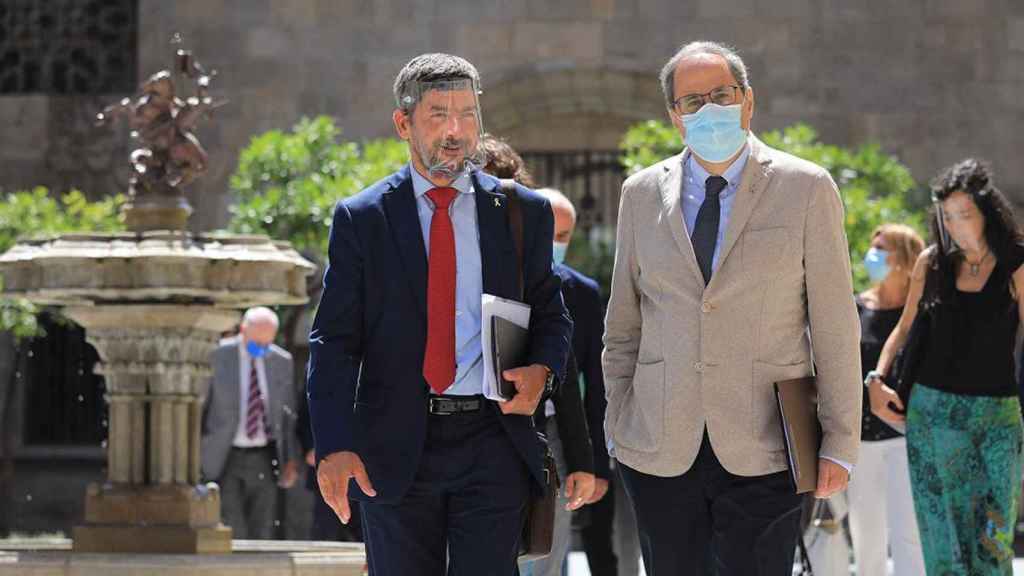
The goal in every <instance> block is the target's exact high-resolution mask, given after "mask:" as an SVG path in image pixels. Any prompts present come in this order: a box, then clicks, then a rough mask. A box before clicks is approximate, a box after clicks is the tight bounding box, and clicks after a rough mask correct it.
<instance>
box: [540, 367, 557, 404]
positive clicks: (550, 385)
mask: <svg viewBox="0 0 1024 576" xmlns="http://www.w3.org/2000/svg"><path fill="white" fill-rule="evenodd" d="M544 369H545V370H547V371H548V377H547V378H546V379H545V380H544V393H543V394H542V395H541V397H542V398H550V397H551V394H552V393H553V392H554V391H555V373H554V372H552V371H551V368H548V367H547V366H544Z"/></svg>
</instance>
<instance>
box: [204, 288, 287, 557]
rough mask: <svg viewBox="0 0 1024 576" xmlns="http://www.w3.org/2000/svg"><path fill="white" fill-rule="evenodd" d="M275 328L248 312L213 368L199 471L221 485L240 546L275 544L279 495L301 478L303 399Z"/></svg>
mask: <svg viewBox="0 0 1024 576" xmlns="http://www.w3.org/2000/svg"><path fill="white" fill-rule="evenodd" d="M277 327H278V319H277V315H276V314H274V312H273V311H272V310H270V309H269V308H263V307H258V308H251V309H249V310H247V311H246V312H245V316H244V317H243V319H242V327H241V330H240V332H239V334H238V336H236V337H234V338H228V339H226V340H223V341H222V342H221V345H220V346H219V347H218V348H217V349H216V350H215V351H214V352H213V356H212V358H211V362H210V363H211V365H212V368H213V376H212V378H211V379H210V385H209V390H208V392H207V394H206V397H205V398H204V401H203V426H202V430H203V438H202V443H201V452H202V471H203V476H204V477H205V478H206V479H208V480H214V481H216V482H217V483H218V484H219V485H220V489H221V514H222V516H223V518H224V523H225V524H227V525H229V526H231V528H232V530H233V531H234V537H235V538H250V539H269V538H272V537H273V533H274V515H275V513H276V511H277V488H278V486H281V487H284V488H289V487H291V486H292V485H293V484H294V483H295V480H296V478H297V476H298V464H299V458H300V456H301V454H300V449H299V442H298V438H297V437H296V435H295V418H296V416H297V414H298V410H297V401H298V395H297V392H296V388H295V386H294V385H293V380H294V378H293V376H292V374H293V371H292V357H291V355H290V354H289V353H288V352H286V351H284V350H283V349H281V348H279V347H277V346H276V345H274V344H273V341H274V337H275V336H276V335H277ZM281 462H284V463H285V464H284V466H283V467H282V468H281V471H280V477H279V478H278V463H281Z"/></svg>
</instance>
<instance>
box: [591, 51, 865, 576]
mask: <svg viewBox="0 0 1024 576" xmlns="http://www.w3.org/2000/svg"><path fill="white" fill-rule="evenodd" d="M661 78H662V87H663V89H664V92H665V97H666V102H667V104H668V108H669V114H670V116H671V118H672V122H673V123H674V124H675V126H676V128H678V129H679V132H680V134H681V135H682V138H683V142H684V143H685V144H686V149H685V150H684V151H683V153H682V154H680V155H678V156H673V157H671V158H668V159H667V160H664V161H662V162H660V163H658V164H655V165H654V166H651V167H649V168H646V169H645V170H642V171H640V172H639V173H637V174H635V175H633V176H632V177H630V178H629V179H628V180H626V182H625V184H623V187H622V201H621V206H620V209H619V223H618V234H617V246H616V255H615V270H614V273H613V276H612V288H611V300H610V302H609V304H608V314H607V319H606V326H605V336H604V345H605V351H604V355H603V364H604V372H605V382H606V386H607V392H606V394H607V398H608V409H607V413H606V415H605V432H606V436H607V438H608V439H609V449H610V451H611V452H612V454H613V455H614V456H615V457H616V459H617V460H618V462H619V463H620V464H621V465H622V466H621V468H622V472H623V477H624V483H625V487H626V490H627V493H628V494H629V496H630V499H631V501H632V503H633V507H634V509H635V510H636V514H637V523H638V529H639V532H640V542H641V546H642V548H643V556H644V563H645V566H646V569H647V574H648V575H649V576H677V575H682V574H687V575H688V574H694V575H697V574H717V575H718V576H729V575H743V576H749V575H752V574H758V575H779V576H781V575H783V574H786V575H788V574H790V571H791V569H792V566H793V555H794V550H795V546H796V541H797V536H798V532H799V516H800V513H799V505H800V498H799V497H798V496H796V495H795V494H794V489H793V487H792V486H791V484H790V482H789V478H788V473H787V472H786V458H785V453H784V450H783V437H782V431H781V430H782V429H781V425H780V423H779V417H778V412H777V408H776V403H775V398H774V392H773V388H772V384H773V383H774V382H777V381H780V380H785V379H789V378H797V377H802V376H808V375H810V374H812V373H816V374H817V384H818V392H819V419H820V421H821V425H822V429H823V433H824V435H823V440H822V446H821V451H820V460H819V466H818V470H819V482H818V488H817V491H816V492H815V496H817V497H819V498H825V497H827V496H829V495H831V494H833V493H835V492H837V491H840V490H843V489H844V488H845V487H846V483H847V480H848V477H849V476H848V473H849V471H850V468H851V467H852V465H853V464H854V463H855V462H856V459H857V451H858V447H859V443H860V414H861V412H860V402H861V389H860V357H859V354H860V351H859V345H858V338H859V326H858V320H857V315H856V308H855V305H854V300H853V288H852V286H851V278H850V260H849V252H848V248H847V243H846V235H845V233H844V231H843V206H842V201H841V199H840V197H839V194H838V190H837V188H836V185H835V183H834V182H833V181H832V179H831V177H830V176H829V174H828V172H826V171H825V170H824V169H822V168H821V167H819V166H816V165H814V164H812V163H810V162H806V161H803V160H800V159H798V158H795V157H793V156H790V155H788V154H785V153H783V152H781V151H778V150H774V149H772V148H769V147H768V146H766V145H765V144H763V143H762V142H761V141H760V140H758V139H757V138H756V137H755V136H754V135H753V134H751V133H750V120H751V117H752V116H753V112H754V94H753V91H752V90H751V88H750V86H749V84H748V81H747V73H746V67H745V66H744V64H743V61H742V60H741V59H740V58H739V56H738V55H737V54H736V53H735V52H734V51H732V50H731V49H729V48H727V47H725V46H722V45H719V44H715V43H711V42H694V43H691V44H687V45H686V46H684V47H683V48H681V49H680V51H679V52H678V53H677V54H676V55H675V56H674V57H673V58H672V59H671V60H670V61H669V62H668V64H666V66H665V68H664V69H663V70H662V74H661Z"/></svg>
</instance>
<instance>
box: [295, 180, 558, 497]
mask: <svg viewBox="0 0 1024 576" xmlns="http://www.w3.org/2000/svg"><path fill="white" fill-rule="evenodd" d="M472 179H473V186H474V189H475V194H474V197H475V199H476V209H477V226H478V229H479V234H480V257H481V265H482V274H483V291H484V292H485V293H488V294H494V295H497V296H501V297H504V298H510V299H518V295H519V287H518V274H517V270H516V266H515V262H516V254H515V247H514V244H513V240H512V233H511V230H510V228H509V224H508V215H507V210H508V199H507V198H506V196H505V194H503V193H502V192H501V188H500V185H499V181H498V180H497V179H495V178H493V177H492V176H489V175H487V174H484V173H483V172H480V171H474V173H473V174H472ZM518 193H519V194H518V195H519V198H520V199H521V202H520V205H521V207H522V216H523V239H524V246H523V252H524V254H523V284H524V293H525V297H524V300H525V301H526V303H528V304H529V305H530V306H531V308H532V312H531V319H530V352H529V358H528V360H527V364H534V363H537V364H543V365H545V366H547V367H548V368H550V369H551V370H552V371H553V372H554V373H555V374H556V375H557V374H562V373H563V372H564V370H565V361H566V356H567V354H568V351H569V346H570V338H571V334H572V321H571V320H570V319H569V316H568V313H567V311H566V309H565V306H564V304H563V303H562V297H561V293H560V286H561V282H560V280H559V278H558V276H556V275H555V274H554V273H553V272H552V267H551V242H552V234H553V216H552V213H551V207H550V205H549V204H548V202H547V200H545V199H544V198H543V197H541V196H539V195H537V194H535V193H534V192H533V191H531V190H528V189H526V188H523V187H521V186H520V187H519V188H518ZM329 242H330V243H329V246H328V267H327V270H326V272H325V274H324V291H323V295H322V296H321V299H320V306H319V308H318V309H317V313H316V319H315V320H314V321H313V329H312V331H311V333H310V364H309V374H308V384H307V386H308V388H307V390H308V392H307V393H308V401H309V411H310V419H311V422H312V426H313V436H314V441H315V444H316V453H317V458H318V459H322V458H324V457H325V456H327V455H329V454H332V453H334V452H339V451H352V452H355V453H357V454H358V455H359V456H360V458H361V459H362V460H363V463H364V464H365V465H366V469H367V472H368V474H369V476H370V481H371V482H372V483H373V485H374V488H375V489H376V491H377V496H376V497H375V498H373V499H372V501H374V502H384V503H391V502H397V501H398V500H400V499H401V497H402V496H403V495H404V494H405V492H406V490H407V489H408V488H409V486H410V485H411V483H412V480H413V477H414V475H415V473H416V469H417V466H418V463H419V459H420V455H421V454H422V452H423V445H424V442H425V439H426V426H427V397H428V391H429V387H428V385H427V383H426V380H424V378H423V353H424V348H425V346H426V334H427V321H426V312H427V254H426V249H425V248H424V244H423V235H422V229H421V228H420V222H419V216H418V214H417V210H416V199H415V196H414V193H413V186H412V176H411V173H410V168H409V166H406V167H405V168H403V169H402V170H399V171H398V172H396V173H394V174H392V175H391V176H389V177H387V178H385V179H384V180H381V181H380V182H377V183H376V184H373V185H372V186H370V187H369V188H367V189H365V190H363V191H362V192H360V193H359V194H357V195H355V196H353V197H351V198H347V199H345V200H343V201H342V202H340V203H339V204H338V205H337V206H336V207H335V210H334V221H333V224H332V225H331V233H330V241H329ZM488 409H493V410H495V411H496V412H498V413H499V414H500V411H498V409H497V407H496V405H494V403H491V402H488ZM500 419H501V422H502V424H503V425H504V427H505V429H506V431H507V432H508V434H509V436H510V437H511V439H512V442H513V444H514V445H515V447H516V449H517V451H518V452H519V454H520V455H521V456H522V457H523V459H524V460H525V462H526V465H527V467H528V468H529V470H530V473H531V475H532V476H533V478H534V479H535V480H536V481H537V482H538V484H539V483H541V482H542V481H543V472H542V468H543V466H542V455H543V452H542V442H541V440H540V439H538V437H537V434H536V430H535V428H534V424H533V421H532V419H531V418H530V416H520V415H501V417H500ZM349 495H350V496H351V497H353V498H355V499H357V500H369V498H367V497H366V496H365V495H364V494H363V493H362V492H361V491H360V490H359V489H358V487H357V486H356V484H355V482H352V483H350V487H349Z"/></svg>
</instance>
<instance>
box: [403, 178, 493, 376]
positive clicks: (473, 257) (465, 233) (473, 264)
mask: <svg viewBox="0 0 1024 576" xmlns="http://www.w3.org/2000/svg"><path fill="white" fill-rule="evenodd" d="M410 171H411V173H412V189H413V192H414V193H415V195H416V211H417V213H418V214H419V217H420V228H421V229H422V232H423V246H424V248H426V249H427V257H428V258H429V256H430V220H431V219H432V218H433V217H434V203H433V202H431V201H430V198H427V192H429V191H430V190H431V189H432V188H434V187H435V186H434V185H433V184H432V183H431V182H430V180H427V179H426V178H424V177H423V176H422V175H421V174H420V173H419V172H417V171H416V168H415V167H414V166H410ZM451 187H452V188H455V189H456V190H458V191H459V194H458V195H457V196H456V197H455V200H454V201H453V202H452V203H451V205H450V206H448V214H449V215H450V217H451V219H452V226H453V227H454V229H455V270H456V274H455V362H456V364H457V365H458V368H457V369H456V371H455V382H454V383H453V384H452V385H451V387H449V388H448V389H447V390H445V392H444V394H445V396H472V395H474V394H482V393H483V389H484V362H483V347H482V345H481V343H480V300H481V296H482V295H483V268H482V266H481V264H480V232H479V229H478V227H477V222H476V198H475V196H474V190H473V183H472V181H471V180H470V178H469V174H464V175H462V176H461V177H459V179H457V180H456V181H455V182H453V183H452V184H451ZM431 393H433V392H431Z"/></svg>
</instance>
